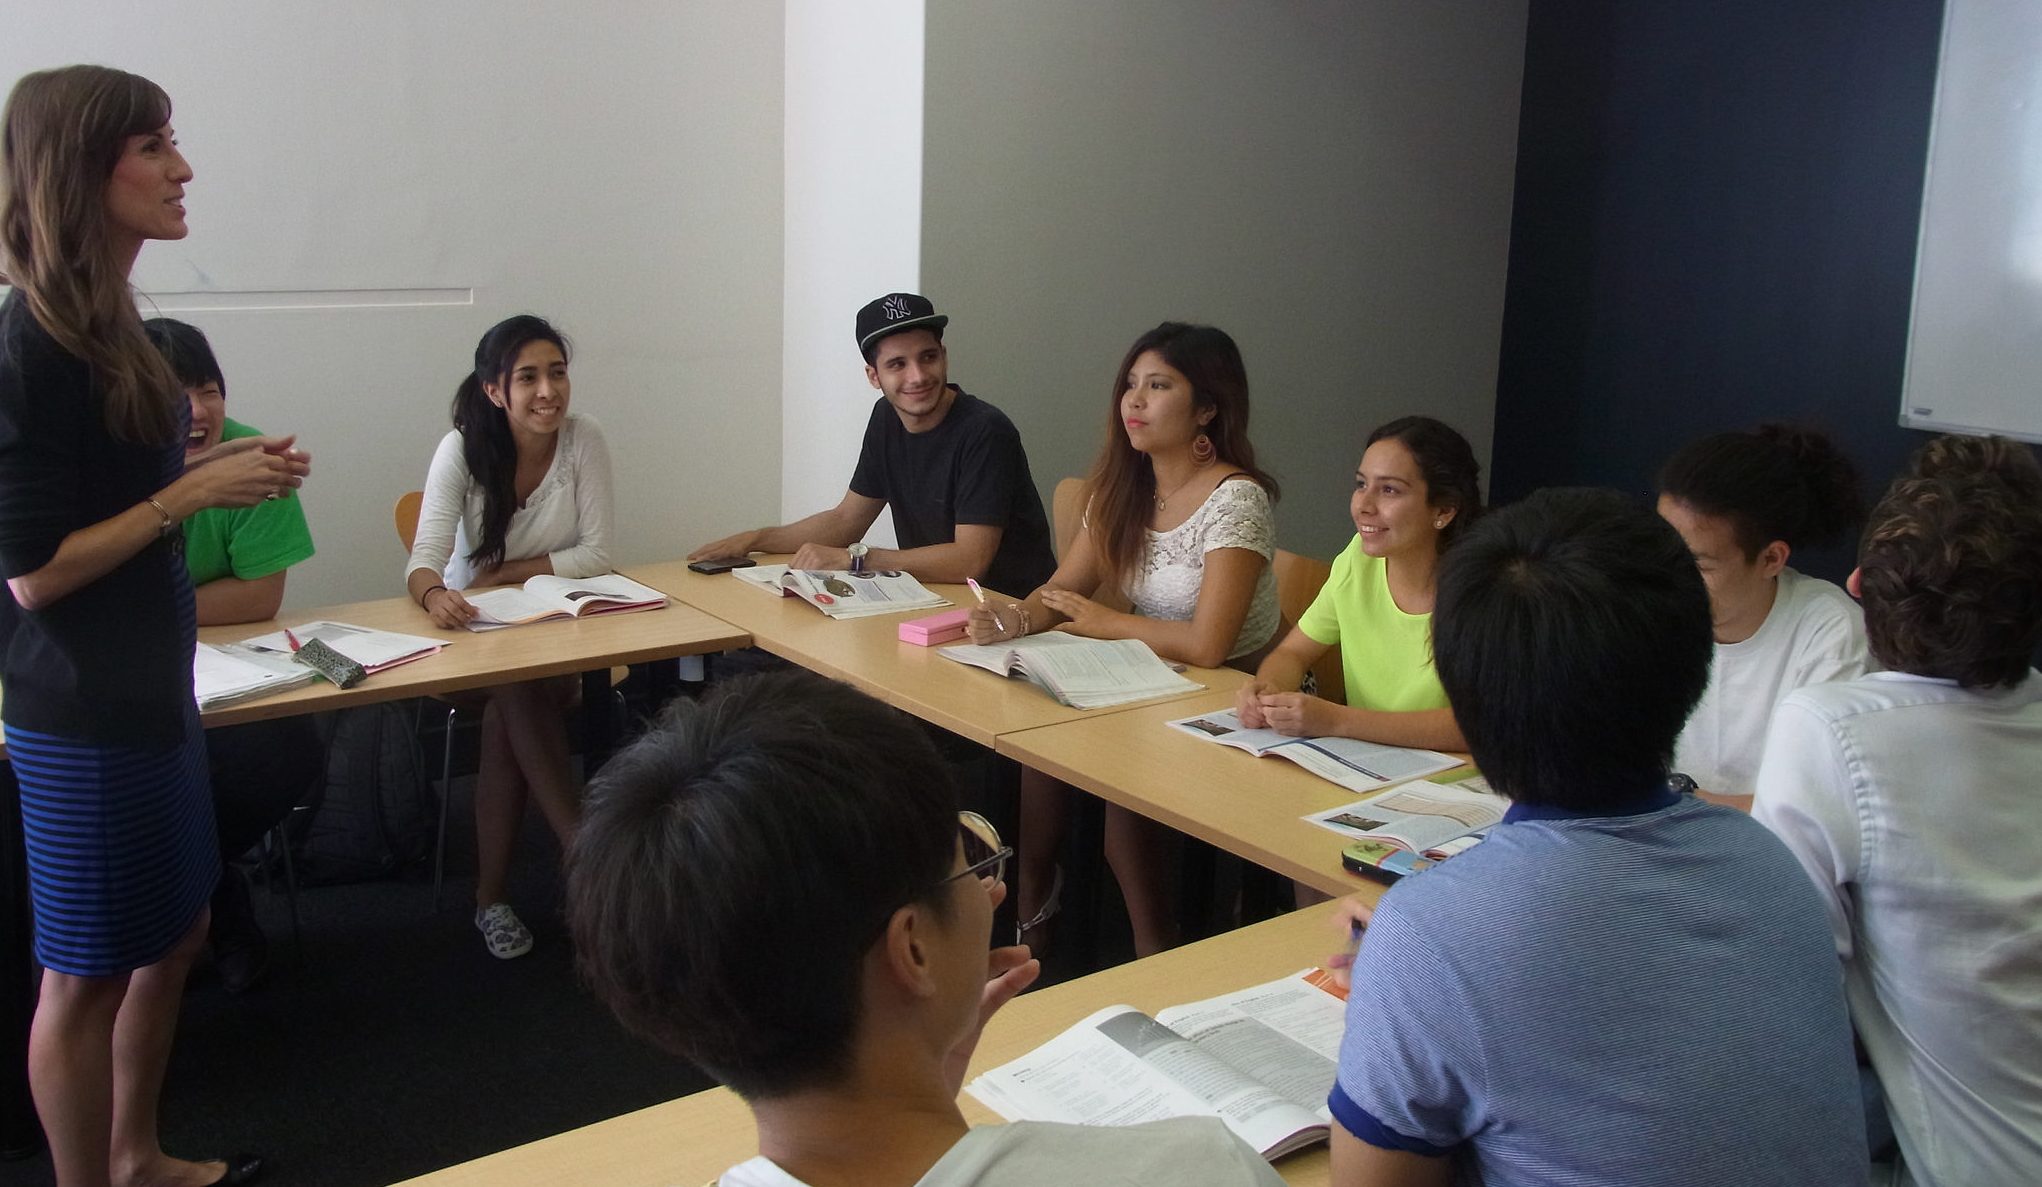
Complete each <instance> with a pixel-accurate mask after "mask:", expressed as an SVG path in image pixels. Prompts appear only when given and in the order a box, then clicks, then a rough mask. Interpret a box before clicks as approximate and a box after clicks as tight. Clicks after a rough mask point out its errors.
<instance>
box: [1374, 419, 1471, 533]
mask: <svg viewBox="0 0 2042 1187" xmlns="http://www.w3.org/2000/svg"><path fill="white" fill-rule="evenodd" d="M1378 441H1395V442H1397V443H1398V444H1399V445H1402V446H1403V447H1404V448H1405V449H1407V450H1410V451H1411V460H1412V461H1415V462H1417V463H1418V476H1419V477H1420V478H1423V479H1425V503H1426V505H1427V506H1429V507H1432V508H1435V509H1437V510H1441V511H1444V510H1446V509H1447V508H1449V507H1451V508H1453V511H1454V517H1453V520H1452V522H1450V523H1448V524H1447V525H1446V526H1445V527H1443V528H1441V529H1440V530H1439V550H1440V551H1441V552H1445V551H1446V550H1447V546H1448V545H1451V544H1452V543H1453V542H1454V541H1455V540H1458V539H1460V538H1461V535H1462V534H1463V533H1465V532H1466V531H1467V530H1468V529H1469V528H1470V527H1472V526H1474V523H1475V521H1476V520H1477V519H1480V518H1481V517H1482V487H1481V484H1480V480H1481V477H1482V463H1480V462H1478V461H1476V460H1475V451H1474V450H1473V449H1472V448H1470V447H1469V445H1468V439H1467V438H1466V437H1463V436H1461V435H1460V434H1459V433H1457V432H1455V431H1454V429H1453V427H1452V426H1451V425H1448V424H1446V423H1445V422H1443V421H1437V420H1434V419H1433V418H1431V417H1429V416H1402V417H1398V418H1397V419H1396V420H1393V421H1391V422H1390V423H1388V424H1386V425H1384V426H1382V427H1381V428H1379V429H1377V430H1376V431H1375V432H1373V433H1370V434H1369V435H1368V445H1364V446H1362V449H1363V450H1364V451H1365V450H1367V448H1368V446H1369V445H1374V444H1375V443H1376V442H1378Z"/></svg>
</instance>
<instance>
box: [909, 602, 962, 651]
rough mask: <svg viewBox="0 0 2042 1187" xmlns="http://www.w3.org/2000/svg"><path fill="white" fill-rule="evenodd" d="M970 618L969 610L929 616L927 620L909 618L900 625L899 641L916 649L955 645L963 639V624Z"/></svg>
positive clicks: (950, 611)
mask: <svg viewBox="0 0 2042 1187" xmlns="http://www.w3.org/2000/svg"><path fill="white" fill-rule="evenodd" d="M970 617H971V611H970V610H967V609H961V608H960V609H957V610H945V611H944V612H943V613H941V614H931V615H929V616H928V617H927V618H911V619H909V620H908V621H906V622H904V623H901V624H900V641H901V642H903V643H913V644H914V645H915V646H917V647H940V646H942V645H943V644H945V643H955V642H957V641H958V640H959V639H962V638H964V623H965V620H966V619H968V618H970Z"/></svg>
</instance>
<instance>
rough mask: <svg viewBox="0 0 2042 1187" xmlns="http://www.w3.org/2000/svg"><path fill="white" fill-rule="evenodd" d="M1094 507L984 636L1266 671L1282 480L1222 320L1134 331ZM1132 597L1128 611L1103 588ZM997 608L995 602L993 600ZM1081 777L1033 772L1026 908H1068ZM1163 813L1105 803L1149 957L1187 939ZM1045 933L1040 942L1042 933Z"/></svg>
mask: <svg viewBox="0 0 2042 1187" xmlns="http://www.w3.org/2000/svg"><path fill="white" fill-rule="evenodd" d="M1085 494H1086V502H1085V519H1084V523H1083V525H1082V526H1081V527H1079V529H1078V534H1077V536H1076V538H1074V539H1073V540H1072V541H1071V545H1070V547H1069V548H1068V549H1066V550H1065V552H1064V556H1063V560H1062V562H1061V563H1059V564H1058V565H1057V570H1056V573H1055V574H1054V575H1053V576H1051V577H1050V579H1049V584H1047V585H1045V586H1043V587H1042V588H1040V589H1038V590H1036V591H1035V592H1034V593H1031V594H1030V595H1028V598H1027V600H1026V601H1023V602H1008V603H1005V604H1003V605H1001V606H998V607H986V606H980V607H977V608H975V609H973V611H972V614H971V621H970V628H969V629H970V631H971V638H972V641H973V642H975V643H990V642H994V641H996V640H1000V639H1012V638H1016V637H1018V636H1020V635H1026V634H1031V633H1033V632H1035V631H1044V630H1049V629H1051V628H1052V627H1058V626H1061V627H1062V629H1064V630H1066V631H1069V632H1071V633H1072V634H1077V635H1084V636H1087V637H1089V638H1094V639H1140V640H1141V641H1142V642H1144V643H1147V644H1148V645H1149V646H1150V647H1151V648H1152V649H1154V651H1155V652H1156V654H1157V655H1160V656H1162V657H1163V658H1164V659H1168V660H1177V661H1180V662H1182V663H1187V664H1195V665H1197V666H1199V667H1205V668H1216V667H1218V666H1220V665H1221V664H1231V665H1235V666H1238V667H1240V668H1242V669H1243V670H1244V671H1249V672H1252V671H1254V670H1255V664H1256V662H1257V661H1258V660H1259V659H1261V657H1262V654H1263V652H1264V651H1266V650H1267V649H1268V647H1269V645H1270V643H1271V642H1272V641H1273V640H1274V639H1275V638H1276V632H1277V626H1278V624H1279V623H1280V621H1281V619H1282V613H1281V611H1280V610H1279V609H1278V608H1277V603H1276V577H1275V574H1274V573H1273V572H1272V571H1271V569H1270V562H1271V561H1272V560H1273V559H1274V557H1275V550H1276V520H1275V516H1274V513H1273V511H1272V508H1271V504H1272V503H1273V502H1274V501H1275V499H1276V494H1277V489H1276V480H1275V479H1274V478H1271V477H1270V476H1269V475H1268V474H1266V473H1264V472H1263V471H1262V470H1260V469H1258V468H1257V467H1256V465H1255V447H1254V446H1253V445H1252V444H1250V443H1249V441H1248V370H1247V367H1246V366H1245V365H1244V364H1243V363H1242V362H1241V352H1240V349H1239V348H1238V347H1236V346H1235V345H1234V340H1233V339H1232V338H1230V337H1228V336H1227V334H1226V332H1225V331H1223V330H1219V329H1216V328H1214V327H1212V326H1200V325H1189V324H1186V323H1183V322H1164V323H1163V324H1162V325H1159V326H1157V327H1156V328H1155V329H1153V330H1150V331H1149V332H1148V333H1146V334H1143V335H1142V336H1141V337H1139V338H1137V339H1135V341H1134V345H1133V346H1130V347H1129V348H1128V350H1127V355H1126V357H1124V358H1122V359H1121V362H1120V370H1119V371H1118V372H1116V373H1115V376H1114V381H1113V392H1112V399H1111V401H1110V403H1109V406H1108V411H1107V422H1106V440H1105V442H1104V444H1102V445H1101V447H1100V450H1099V460H1098V461H1097V462H1096V463H1095V464H1094V465H1093V468H1092V477H1091V479H1090V481H1089V482H1088V483H1087V486H1086V491H1085ZM1102 594H1104V595H1105V596H1106V597H1108V598H1109V599H1111V598H1113V596H1114V595H1116V594H1117V595H1119V597H1121V598H1124V599H1125V600H1126V602H1127V603H1128V605H1129V606H1130V607H1131V609H1130V610H1126V611H1122V610H1115V609H1112V608H1111V607H1110V606H1108V605H1105V604H1103V603H1102V602H1101V601H1099V600H1098V599H1099V598H1100V597H1101V595H1102ZM995 611H997V613H995ZM1068 800H1069V789H1068V788H1066V787H1064V785H1063V784H1061V783H1059V782H1057V781H1056V780H1055V779H1052V778H1050V777H1049V776H1047V775H1044V774H1042V773H1040V772H1038V771H1035V770H1032V769H1024V770H1023V772H1022V782H1021V844H1020V846H1019V848H1018V850H1017V856H1018V857H1019V859H1020V862H1019V866H1020V870H1019V873H1020V882H1021V887H1020V890H1021V893H1020V916H1021V919H1022V921H1023V923H1022V927H1023V930H1024V932H1028V931H1039V929H1040V927H1041V925H1043V924H1045V923H1047V922H1048V920H1049V918H1050V917H1051V916H1052V915H1054V914H1055V913H1056V909H1057V905H1058V899H1059V897H1060V894H1061V890H1062V885H1063V875H1062V871H1061V870H1060V869H1058V868H1057V865H1056V851H1057V849H1058V848H1059V846H1060V845H1061V842H1062V836H1063V831H1064V819H1065V816H1066V814H1067V812H1068V806H1067V805H1068ZM1173 837H1174V834H1172V833H1171V832H1170V830H1169V829H1167V828H1165V827H1164V826H1162V825H1160V824H1157V823H1156V822H1154V821H1152V820H1149V819H1148V818H1146V817H1143V816H1138V815H1136V814H1135V813H1133V812H1129V811H1128V810H1126V809H1124V808H1118V807H1115V806H1113V805H1110V804H1109V805H1107V811H1106V858H1107V861H1108V863H1109V864H1110V865H1111V866H1112V867H1113V873H1114V876H1115V877H1116V878H1117V879H1118V880H1119V882H1120V891H1121V897H1122V898H1124V899H1125V900H1126V901H1127V914H1128V921H1129V923H1131V924H1132V925H1133V928H1134V944H1135V952H1136V954H1137V955H1141V956H1146V955H1148V954H1149V953H1151V952H1156V951H1160V950H1161V949H1164V948H1168V947H1170V946H1172V945H1173V944H1174V943H1175V942H1176V938H1177V918H1176V909H1175V903H1174V902H1172V901H1171V896H1170V894H1169V886H1170V883H1171V879H1170V876H1169V875H1170V857H1171V855H1172V848H1171V842H1172V840H1173ZM1040 942H1041V940H1040V938H1038V939H1037V940H1036V943H1038V944H1039V943H1040Z"/></svg>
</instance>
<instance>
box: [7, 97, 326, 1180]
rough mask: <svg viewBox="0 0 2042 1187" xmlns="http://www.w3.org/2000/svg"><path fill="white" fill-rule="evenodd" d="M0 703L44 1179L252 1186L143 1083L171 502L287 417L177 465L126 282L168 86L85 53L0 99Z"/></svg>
mask: <svg viewBox="0 0 2042 1187" xmlns="http://www.w3.org/2000/svg"><path fill="white" fill-rule="evenodd" d="M0 123H4V125H5V128H4V133H0V136H4V139H0V157H4V191H0V248H4V255H5V260H4V268H5V272H6V276H7V279H8V282H9V283H10V284H11V285H12V287H13V289H14V291H13V292H12V293H11V294H10V295H9V296H8V297H7V299H6V301H5V302H4V303H0V573H4V576H5V577H6V580H7V589H8V593H9V595H10V596H9V597H7V598H5V599H0V684H4V686H5V687H6V690H7V696H6V699H5V701H4V703H0V721H4V723H5V730H6V737H7V750H8V757H9V758H10V760H11V761H12V762H13V764H14V770H15V776H16V779H17V781H18V783H19V784H20V787H21V815H22V826H23V831H24V832H25V834H26V837H27V848H28V872H29V896H30V901H31V904H32V906H33V909H34V913H35V946H36V955H37V957H38V959H39V960H40V961H41V963H42V965H43V969H44V972H43V980H42V989H41V993H40V996H39V999H38V1002H37V1005H36V1014H35V1025H34V1029H33V1031H32V1032H31V1034H30V1038H29V1082H30V1085H31V1086H32V1088H33V1090H34V1094H35V1103H36V1108H37V1111H38V1112H39V1113H40V1114H41V1117H42V1122H43V1128H44V1131H45V1133H46V1134H47V1135H48V1138H49V1143H50V1153H51V1158H52V1161H53V1163H54V1164H55V1168H56V1175H57V1183H58V1184H59V1187H106V1185H107V1184H111V1183H119V1184H123V1185H140V1184H149V1185H152V1187H153V1185H157V1184H176V1185H180V1187H205V1185H208V1184H214V1183H246V1182H249V1181H251V1180H252V1179H253V1178H254V1176H255V1174H256V1172H257V1170H258V1169H259V1166H260V1164H259V1162H258V1161H257V1160H255V1159H253V1158H249V1157H247V1156H245V1155H243V1156H237V1157H236V1158H234V1159H232V1160H227V1161H221V1160H214V1161H211V1162H187V1161H184V1160H182V1159H175V1158H171V1157H169V1156H168V1155H166V1154H164V1153H163V1149H162V1146H161V1144H160V1143H159V1141H158V1139H157V1133H156V1104H157V1097H158V1095H159V1093H160V1092H161V1089H162V1085H163V1072H164V1067H165V1065H166V1063H167V1062H168V1061H169V1057H170V1045H171V1039H172V1037H173V1036H174V1034H175V1033H176V1028H177V1011H178V1004H179V998H180V996H181V994H182V992H183V988H184V976H185V972H186V970H187V969H188V968H189V967H190V965H191V960H192V957H193V955H194V954H195V953H196V952H197V951H198V948H199V947H200V945H201V944H203V942H204V940H205V935H206V901H207V899H208V898H209V897H210V895H211V894H212V889H213V885H214V883H215V882H216V881H217V880H218V878H219V856H218V852H217V849H216V845H215V842H214V839H213V812H212V801H211V795H210V791H209V788H208V786H207V775H206V751H205V743H204V739H203V738H202V737H201V736H200V734H199V724H198V711H197V708H196V706H195V704H194V702H193V699H192V686H191V663H192V648H193V645H194V644H195V642H196V640H197V626H196V619H195V612H194V603H193V599H192V589H191V582H190V579H189V578H188V576H187V574H186V572H185V566H184V562H183V557H182V556H181V555H180V553H179V547H180V545H181V543H182V539H183V537H182V535H181V533H180V525H181V524H182V522H183V520H184V518H185V517H186V516H188V515H191V514H192V513H194V512H196V511H199V510H202V509H204V508H207V507H248V506H253V505H254V504H256V503H259V502H261V501H262V500H264V499H266V498H275V497H277V496H278V495H279V494H281V493H282V492H283V491H285V490H288V489H290V488H292V487H295V486H297V485H298V484H299V482H300V481H301V480H302V478H303V477H304V475H305V474H306V472H307V471H308V469H309V459H307V458H306V456H305V455H304V454H303V453H302V452H300V451H298V450H295V449H294V448H292V444H293V442H292V439H291V438H289V437H281V438H278V437H249V438H243V439H241V440H238V441H232V442H228V443H226V444H224V445H222V446H220V447H219V448H218V449H217V450H215V451H213V452H211V453H209V454H206V455H203V456H202V457H200V458H197V459H193V460H192V461H190V462H187V460H186V458H185V449H184V439H185V436H186V434H187V429H186V424H187V422H188V419H189V416H190V408H189V405H188V404H187V402H186V400H185V398H184V395H183V392H182V389H181V388H180V387H179V385H178V382H177V379H176V377H175V376H173V375H172V374H171V373H170V370H169V367H168V365H167V364H166V363H164V361H163V358H162V356H161V355H159V354H158V353H157V352H156V349H155V347H154V346H152V345H151V344H150V342H149V339H148V337H147V336H146V335H145V334H144V333H143V330H142V322H141V318H140V317H139V316H138V315H137V313H136V311H135V304H134V297H133V294H132V293H131V291H130V290H129V288H128V280H127V277H128V272H129V270H130V269H131V268H132V267H133V265H134V262H135V257H136V255H137V254H138V253H139V252H140V251H141V248H142V244H143V243H144V242H146V241H148V240H151V239H182V238H184V236H185V234H186V233H187V229H186V227H185V220H184V187H185V184H186V183H187V182H189V181H190V180H191V176H192V174H191V168H190V167H189V166H188V165H187V164H186V163H185V160H184V157H183V155H182V154H181V153H179V151H178V149H177V142H176V140H175V138H174V137H173V135H172V132H171V129H170V99H169V97H168V96H167V95H165V94H164V93H163V91H162V89H161V88H159V87H157V86H156V85H155V84H154V83H152V82H150V81H148V80H147V79H144V78H139V77H137V76H135V75H132V74H127V73H124V72H122V71H119V70H112V69H109V68H106V67H102V66H69V67H64V68H62V69H58V70H46V71H40V72H37V73H34V74H29V75H25V76H23V77H22V79H21V80H20V81H19V82H17V83H16V84H15V86H14V90H13V92H12V93H11V94H10V95H9V96H8V99H7V107H6V112H5V115H4V117H0Z"/></svg>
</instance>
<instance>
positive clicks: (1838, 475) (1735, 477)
mask: <svg viewBox="0 0 2042 1187" xmlns="http://www.w3.org/2000/svg"><path fill="white" fill-rule="evenodd" d="M1659 493H1660V494H1663V495H1669V496H1671V497H1673V498H1675V499H1677V500H1679V501H1680V502H1683V503H1686V504H1687V505H1688V506H1690V507H1692V508H1694V509H1695V510H1696V511H1699V512H1701V513H1702V514H1704V515H1714V516H1718V517H1720V518H1723V519H1727V520H1729V521H1730V525H1731V528H1732V530H1733V531H1734V532H1735V533H1736V535H1737V545H1738V547H1740V548H1742V549H1743V550H1744V558H1745V559H1746V560H1747V561H1749V560H1756V559H1757V557H1758V554H1759V553H1760V552H1763V551H1764V550H1765V546H1766V545H1768V544H1770V543H1772V542H1773V541H1775V540H1784V541H1786V544H1787V547H1788V548H1790V549H1798V548H1806V547H1811V546H1814V545H1820V544H1826V543H1828V542H1829V541H1831V540H1835V539H1838V538H1840V537H1841V536H1842V535H1843V534H1844V532H1845V531H1846V530H1848V529H1849V528H1850V527H1851V526H1852V525H1853V524H1855V523H1857V522H1858V521H1859V520H1861V519H1863V518H1864V517H1865V502H1864V497H1863V496H1862V495H1860V494H1859V493H1858V471H1857V468H1856V467H1855V466H1853V465H1851V460H1850V458H1848V457H1846V456H1844V453H1843V451H1842V450H1840V449H1838V448H1837V447H1836V444H1835V443H1834V442H1832V441H1831V440H1830V439H1829V438H1827V437H1825V436H1823V435H1822V434H1821V433H1818V432H1816V431H1815V430H1813V429H1808V428H1801V427H1799V426H1796V425H1786V424H1764V425H1760V426H1759V427H1758V428H1757V429H1755V430H1752V431H1749V432H1735V433H1717V434H1715V435H1713V436H1709V437H1704V438H1702V439H1701V440H1699V441H1695V442H1692V443H1690V444H1688V445H1687V446H1685V447H1684V448H1682V449H1681V451H1680V452H1679V453H1676V454H1674V455H1673V456H1672V457H1671V458H1669V459H1667V462H1666V465H1665V466H1664V467H1663V468H1662V469H1661V470H1660V471H1659Z"/></svg>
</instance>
